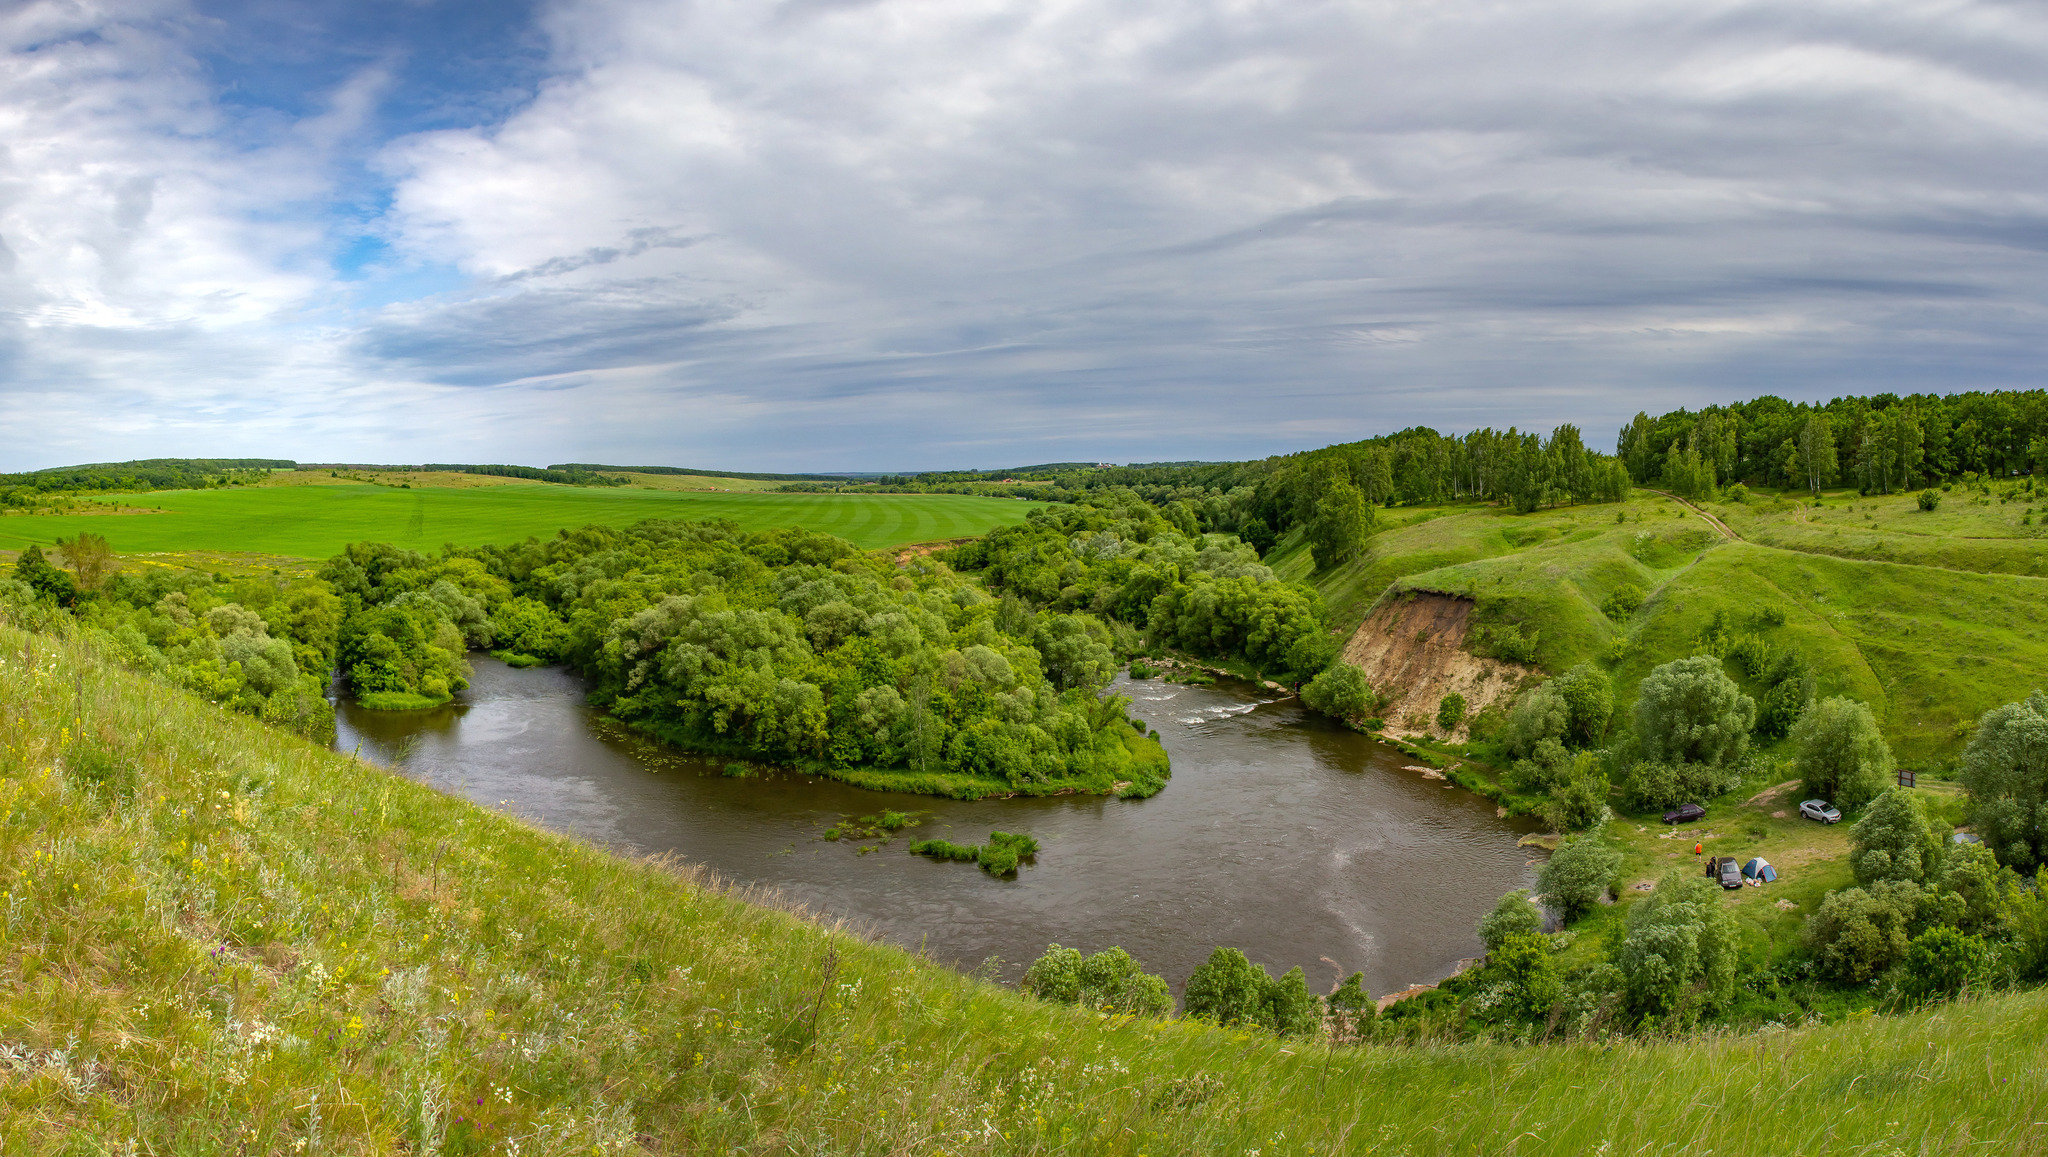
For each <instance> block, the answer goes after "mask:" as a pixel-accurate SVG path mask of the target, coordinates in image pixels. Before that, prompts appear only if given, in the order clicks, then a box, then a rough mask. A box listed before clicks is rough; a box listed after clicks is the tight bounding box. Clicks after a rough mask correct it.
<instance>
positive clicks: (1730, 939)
mask: <svg viewBox="0 0 2048 1157" xmlns="http://www.w3.org/2000/svg"><path fill="white" fill-rule="evenodd" d="M1737 956H1738V949H1737V945H1736V935H1735V921H1734V918H1733V917H1732V916H1730V915H1729V913H1728V909H1727V906H1726V905H1724V904H1722V903H1721V889H1720V888H1719V887H1718V886H1717V885H1715V884H1714V883H1712V882H1711V881H1709V880H1705V879H1702V878H1701V877H1699V876H1695V875H1692V874H1690V873H1686V872H1677V871H1674V872H1669V873H1666V874H1665V876H1664V878H1663V879H1660V880H1658V881H1657V886H1656V887H1655V888H1654V889H1652V890H1651V892H1650V894H1649V895H1647V896H1645V897H1643V898H1642V899H1640V900H1638V901H1636V902H1635V904H1634V905H1632V906H1631V907H1630V908H1629V910H1628V935H1627V936H1626V937H1625V938H1624V939H1623V940H1622V943H1621V949H1620V951H1619V952H1617V953H1616V954H1615V959H1614V963H1615V965H1616V967H1618V968H1619V969H1620V970H1621V976H1622V980H1623V983H1624V984H1625V985H1626V990H1627V993H1628V999H1629V1003H1630V1005H1631V1006H1632V1007H1633V1008H1635V1010H1636V1011H1637V1012H1639V1013H1642V1014H1644V1015H1651V1016H1666V1015H1671V1014H1674V1013H1680V1014H1688V1013H1693V1012H1697V1011H1712V1010H1714V1009H1717V1008H1719V1007H1721V1006H1722V1005H1725V1004H1726V1003H1727V1002H1728V1001H1729V1000H1730V998H1732V997H1733V996H1734V995H1735V974H1736V960H1737Z"/></svg>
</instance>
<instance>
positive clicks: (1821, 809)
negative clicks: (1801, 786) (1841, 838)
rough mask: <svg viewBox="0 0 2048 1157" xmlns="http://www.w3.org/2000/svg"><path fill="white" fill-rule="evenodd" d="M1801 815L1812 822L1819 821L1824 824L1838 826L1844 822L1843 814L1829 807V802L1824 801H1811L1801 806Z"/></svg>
mask: <svg viewBox="0 0 2048 1157" xmlns="http://www.w3.org/2000/svg"><path fill="white" fill-rule="evenodd" d="M1799 814H1800V815H1803V816H1805V817H1806V818H1807V819H1810V820H1819V821H1820V822H1822V823H1824V824H1838V823H1841V822H1842V813H1841V812H1839V811H1836V810H1835V809H1834V808H1833V807H1831V806H1829V804H1828V801H1826V800H1824V799H1810V800H1807V801H1806V802H1805V803H1803V804H1800V805H1799Z"/></svg>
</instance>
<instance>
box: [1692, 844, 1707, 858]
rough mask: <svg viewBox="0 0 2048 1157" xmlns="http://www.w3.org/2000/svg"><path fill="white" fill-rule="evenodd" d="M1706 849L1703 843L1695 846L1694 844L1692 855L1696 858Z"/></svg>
mask: <svg viewBox="0 0 2048 1157" xmlns="http://www.w3.org/2000/svg"><path fill="white" fill-rule="evenodd" d="M1706 848H1707V845H1706V844H1705V842H1701V843H1697V844H1694V845H1693V846H1692V854H1693V855H1695V856H1697V855H1699V854H1700V853H1701V852H1703V851H1705V850H1706Z"/></svg>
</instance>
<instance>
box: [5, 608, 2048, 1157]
mask: <svg viewBox="0 0 2048 1157" xmlns="http://www.w3.org/2000/svg"><path fill="white" fill-rule="evenodd" d="M0 704H4V709H0V772H4V776H0V855H4V857H5V870H6V872H7V876H8V881H7V885H6V891H5V894H4V897H0V901H4V908H5V922H4V932H0V1149H4V1151H5V1152H8V1153H97V1152H104V1153H117V1152H118V1153H129V1152H136V1153H193V1154H200V1153H220V1152H249V1153H275V1152H306V1153H316V1152H317V1153H329V1152H340V1153H398V1152H408V1153H416V1154H419V1153H450V1154H453V1153H482V1152H505V1153H510V1152H515V1151H516V1152H519V1153H523V1154H538V1153H563V1154H567V1153H578V1154H587V1153H592V1152H596V1153H638V1152H648V1153H675V1152H737V1153H796V1154H809V1153H875V1154H882V1153H892V1154H893V1153H920V1154H921V1153H934V1154H936V1153H957V1154H974V1153H1111V1154H1139V1153H1151V1154H1169V1153H1192V1152H1202V1153H1250V1152H1253V1151H1256V1152H1259V1153H1261V1154H1265V1155H1271V1154H1294V1153H1329V1152H1357V1153H1415V1154H1424V1153H1430V1154H1434V1153H1453V1152H1471V1153H1494V1154H1536V1153H1590V1152H1600V1151H1605V1152H1610V1153H1698V1152H1704V1151H1707V1150H1709V1149H1712V1150H1715V1151H1721V1152H1741V1153H1747V1154H1766V1153H1808V1154H1810V1153H1822V1152H1856V1153H1893V1152H1911V1153H1935V1152H1940V1153H1949V1152H1963V1151H1966V1150H1968V1151H1982V1150H1984V1149H1987V1148H1988V1150H1989V1151H1993V1152H2001V1153H2038V1152H2043V1151H2044V1150H2048V1143H2044V1140H2043V1132H2044V1128H2043V1126H2041V1125H2039V1124H2037V1123H2036V1122H2037V1119H2038V1118H2040V1117H2041V1116H2042V1114H2041V1113H2040V1111H2039V1109H2040V1101H2041V1098H2042V1096H2043V1094H2044V1093H2048V1033H2044V1030H2048V995H2042V994H2028V995H2023V996H2017V997H2008V998H2001V999H1996V1000H1986V1001H1971V1002H1965V1003H1961V1004H1957V1005H1953V1006H1949V1007H1946V1008H1943V1009H1941V1010H1938V1011H1935V1012H1932V1013H1926V1014H1921V1015H1916V1016H1912V1017H1906V1018H1900V1019H1881V1018H1865V1019H1857V1020H1853V1021H1851V1022H1849V1023H1847V1024H1843V1025H1838V1026H1834V1027H1828V1028H1809V1029H1794V1030H1787V1031H1782V1032H1775V1033H1772V1034H1769V1035H1763V1036H1751V1037H1710V1038H1703V1039H1694V1040H1686V1041H1679V1042H1667V1043H1656V1042H1628V1041H1623V1042H1617V1043H1615V1044H1613V1046H1612V1047H1605V1046H1600V1045H1591V1044H1585V1045H1569V1046H1551V1047H1526V1048H1511V1047H1506V1046H1494V1045H1463V1046H1446V1047H1436V1048H1428V1047H1418V1048H1369V1049H1340V1050H1331V1049H1327V1048H1325V1047H1322V1046H1320V1045H1314V1044H1303V1043H1299V1042H1297V1043H1292V1044H1289V1043H1283V1042H1277V1041H1273V1040H1270V1039H1266V1038H1263V1037H1258V1036H1253V1035H1248V1034H1242V1033H1234V1032H1226V1031H1221V1030H1216V1029H1211V1028H1206V1027H1202V1026H1200V1025H1195V1024H1189V1023H1180V1022H1158V1021H1137V1022H1132V1021H1124V1020H1119V1019H1105V1018H1101V1017H1097V1016H1094V1015H1091V1014H1087V1013H1082V1012H1077V1011H1073V1010H1068V1009H1062V1008H1055V1007H1049V1006H1044V1005H1039V1004H1036V1003H1034V1002H1032V1001H1030V1000H1028V999H1026V998H1024V997H1021V996H1019V995H1017V994H1014V993H1012V992H1009V991H1006V990H1003V989H999V988H996V987H994V986H991V985H988V984H984V983H981V982H978V981H975V980H972V979H970V978H967V977H964V976H961V975H959V974H957V973H954V972H952V971H950V970H947V969H944V968H940V967H937V966H935V965H932V964H930V963H929V962H927V961H924V960H922V959H920V958H918V957H916V956H915V955H913V954H911V953H907V952H904V951H901V950H898V949H895V948H891V947H887V946H882V945H877V944H872V943H868V942H866V941H863V940H861V939H859V938H858V937H857V936H855V935H852V934H850V933H849V932H848V931H847V930H845V929H843V928H837V927H835V926H833V925H831V924H830V923H828V922H824V921H820V920H817V919H814V918H806V917H804V916H803V915H801V914H795V913H790V912H786V911H781V910H777V909H776V908H774V907H771V906H767V905H765V904H762V903H758V902H750V898H749V897H747V896H745V895H743V894H734V893H731V892H728V891H722V890H720V889H718V888H717V887H715V886H713V885H712V883H711V882H710V881H707V880H705V879H703V878H701V877H699V876H697V875H695V874H693V873H692V872H690V871H688V870H686V869H683V868H681V867H679V866H677V865H675V864H672V863H663V862H656V861H648V860H640V859H631V858H624V857H618V856H613V855H610V854H607V853H605V852H604V851H602V850H599V849H596V848H592V847H588V846H585V845H582V844H579V843H577V842H575V841H572V840H569V839H567V838H564V837H560V836H555V835H550V834H546V833H542V832H538V831H535V830H533V829H532V828H530V827H527V826H525V825H524V824H522V823H520V822H518V821H516V820H513V819H511V818H509V817H505V816H502V815H497V814H493V813H491V812H488V811H485V810H482V809H479V808H477V807H474V806H472V805H469V804H466V803H463V802H460V801H457V800H454V799H451V798H448V797H444V796H441V795H439V794H436V793H434V792H432V791H429V790H427V789H425V788H422V787H419V786H417V785H414V784H412V783H410V782H408V781H405V780H402V779H399V778H396V777H394V776H391V775H389V774H387V773H385V772H383V771H381V770H379V769H377V768H374V767H370V766H366V765H363V764H360V763H356V762H354V761H352V760H350V759H348V758H346V757H342V756H337V755H335V754H332V753H329V752H327V751H324V750H320V749H317V748H314V747H312V746H309V745H307V744H305V743H304V742H302V741H299V740H296V739H293V738H291V737H288V736H286V735H283V734H280V733H277V732H273V731H269V730H266V729H264V728H263V727H261V725H259V724H257V723H254V722H252V721H250V720H248V719H246V718H244V717H241V716H236V715H231V714H228V713H224V712H221V711H218V710H216V709H213V708H211V707H208V706H207V705H205V704H203V703H200V702H198V701H196V700H193V699H190V698H188V697H186V696H183V695H181V694H178V693H175V692H171V691H168V690H166V689H164V688H162V687H159V686H156V685H154V684H150V683H147V682H144V681H141V680H139V679H137V678H135V677H132V676H129V675H127V674H125V673H121V672H117V671H110V670H107V669H105V668H102V667H99V666H97V665H95V664H93V663H92V662H91V661H90V660H89V657H88V656H87V655H85V654H84V653H82V652H81V651H80V650H79V649H78V648H77V647H76V646H75V645H73V644H60V643H56V642H53V641H52V640H50V639H47V638H41V637H35V636H30V635H26V634H23V633H20V632H17V631H14V630H11V629H4V628H0ZM108 755H110V756H112V759H111V760H109V759H105V758H101V756H108ZM87 769H91V770H90V771H88V770H87ZM752 899H759V898H752Z"/></svg>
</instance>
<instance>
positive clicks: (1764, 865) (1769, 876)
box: [1742, 856, 1778, 884]
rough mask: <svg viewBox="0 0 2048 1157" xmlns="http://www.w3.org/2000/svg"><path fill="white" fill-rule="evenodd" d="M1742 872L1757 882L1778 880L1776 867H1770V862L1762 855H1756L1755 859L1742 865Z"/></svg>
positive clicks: (1774, 881)
mask: <svg viewBox="0 0 2048 1157" xmlns="http://www.w3.org/2000/svg"><path fill="white" fill-rule="evenodd" d="M1742 874H1743V876H1745V877H1746V878H1748V879H1751V880H1755V881H1756V882H1757V883H1759V884H1775V883H1777V882H1778V869H1776V868H1773V867H1771V862H1770V861H1769V860H1766V859H1764V858H1763V857H1762V856H1758V857H1757V858H1756V859H1753V860H1751V861H1750V862H1748V863H1747V864H1744V865H1742Z"/></svg>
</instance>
